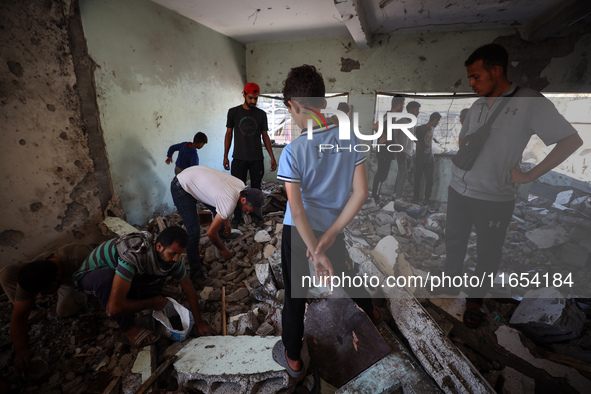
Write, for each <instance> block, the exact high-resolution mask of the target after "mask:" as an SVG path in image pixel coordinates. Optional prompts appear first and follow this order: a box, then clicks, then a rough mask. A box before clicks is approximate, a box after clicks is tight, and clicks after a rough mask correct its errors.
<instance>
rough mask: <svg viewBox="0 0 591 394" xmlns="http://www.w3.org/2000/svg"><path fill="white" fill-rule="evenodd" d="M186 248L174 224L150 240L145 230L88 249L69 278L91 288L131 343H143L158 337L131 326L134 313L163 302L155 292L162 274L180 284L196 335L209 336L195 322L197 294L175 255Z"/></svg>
mask: <svg viewBox="0 0 591 394" xmlns="http://www.w3.org/2000/svg"><path fill="white" fill-rule="evenodd" d="M186 247H187V233H186V232H185V230H183V229H182V228H180V227H177V226H172V227H168V228H166V229H164V230H163V231H162V233H160V235H159V236H158V237H157V238H156V240H153V236H152V234H150V233H148V232H145V231H143V232H139V233H132V234H126V235H122V236H120V237H117V238H114V239H111V240H109V241H106V242H104V243H102V244H101V245H99V246H98V247H97V248H96V249H95V250H93V251H92V253H91V254H90V256H88V258H87V259H86V260H85V261H84V263H83V264H82V267H81V268H80V270H79V271H78V272H76V273H75V274H74V277H75V278H76V283H77V286H78V287H79V288H82V289H84V290H90V291H93V292H94V294H95V295H96V296H97V297H98V299H99V302H100V303H101V305H103V306H104V307H105V308H106V311H107V315H108V316H110V317H111V318H112V319H113V320H115V321H116V322H117V323H118V324H119V327H120V329H121V331H122V332H123V333H124V334H125V335H126V336H127V339H128V340H129V343H130V344H132V345H135V346H145V345H148V344H150V343H153V342H154V341H155V340H157V339H158V338H157V336H156V335H155V334H154V333H152V332H150V331H148V330H146V329H143V328H141V327H138V326H136V325H135V322H134V313H136V312H140V311H142V310H144V309H153V310H162V309H163V308H164V307H165V306H166V303H167V300H166V298H164V297H162V295H161V294H162V289H163V287H164V283H165V282H166V279H167V278H168V277H173V278H174V279H176V280H178V281H179V282H180V285H181V287H182V289H183V292H184V293H185V295H186V296H187V299H188V301H189V305H190V309H191V312H192V313H193V317H194V319H195V324H196V326H197V329H198V330H199V333H200V334H201V335H206V334H208V333H209V334H215V331H214V330H213V329H212V328H211V327H210V326H208V325H207V324H206V323H205V322H204V321H202V320H201V316H200V314H199V301H198V299H197V293H196V292H195V288H194V287H193V284H192V283H191V281H190V279H189V276H188V275H187V273H186V271H185V267H184V266H183V264H182V263H181V261H180V259H179V258H180V255H181V254H183V253H184V252H185V250H186Z"/></svg>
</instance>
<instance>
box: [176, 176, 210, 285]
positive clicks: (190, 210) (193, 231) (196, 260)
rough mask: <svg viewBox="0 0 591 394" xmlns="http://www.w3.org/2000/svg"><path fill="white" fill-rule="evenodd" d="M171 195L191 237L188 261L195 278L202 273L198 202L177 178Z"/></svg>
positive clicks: (188, 246)
mask: <svg viewBox="0 0 591 394" xmlns="http://www.w3.org/2000/svg"><path fill="white" fill-rule="evenodd" d="M170 193H171V194H172V201H174V205H175V206H176V209H177V210H178V211H179V215H181V218H183V222H184V223H185V230H187V235H188V237H189V242H188V243H187V260H188V262H189V268H190V270H191V276H194V275H195V274H199V273H200V272H201V258H200V257H199V238H200V236H201V224H200V223H199V212H197V200H196V199H195V197H193V196H192V195H190V194H189V193H187V192H186V191H185V189H183V188H182V187H181V184H180V183H179V181H178V180H177V179H176V177H175V178H174V179H173V180H172V183H171V184H170ZM214 211H215V210H214Z"/></svg>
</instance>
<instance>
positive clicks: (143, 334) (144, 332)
mask: <svg viewBox="0 0 591 394" xmlns="http://www.w3.org/2000/svg"><path fill="white" fill-rule="evenodd" d="M151 334H152V335H155V336H156V338H155V339H153V340H151V341H145V340H146V338H147V337H148V335H151ZM121 339H122V341H123V342H124V343H127V344H128V345H129V346H133V347H136V348H143V347H145V346H148V345H152V344H154V343H156V342H158V340H159V339H160V334H157V333H155V332H153V331H150V330H148V329H147V328H141V329H140V330H139V331H138V332H137V334H135V337H134V338H133V342H130V341H129V338H128V337H127V335H126V334H125V333H123V334H122V335H121ZM144 341H145V342H144Z"/></svg>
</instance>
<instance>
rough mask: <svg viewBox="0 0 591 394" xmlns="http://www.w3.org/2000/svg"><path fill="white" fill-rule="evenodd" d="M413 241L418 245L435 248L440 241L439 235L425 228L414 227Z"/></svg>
mask: <svg viewBox="0 0 591 394" xmlns="http://www.w3.org/2000/svg"><path fill="white" fill-rule="evenodd" d="M412 239H413V240H414V241H415V242H416V243H417V244H423V243H425V244H427V245H430V246H433V245H435V243H436V242H437V241H439V235H437V233H435V232H433V231H431V230H427V229H426V228H423V227H414V228H413V229H412Z"/></svg>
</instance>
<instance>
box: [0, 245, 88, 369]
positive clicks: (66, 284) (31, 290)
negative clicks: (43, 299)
mask: <svg viewBox="0 0 591 394" xmlns="http://www.w3.org/2000/svg"><path fill="white" fill-rule="evenodd" d="M89 253H90V248H89V247H88V246H85V245H80V244H68V245H64V246H62V247H59V248H57V249H56V250H54V251H52V252H49V253H45V254H43V255H41V256H39V257H38V258H36V259H35V261H33V262H29V263H16V264H12V265H9V266H7V267H4V268H2V269H1V270H0V285H1V286H2V288H3V289H4V292H5V293H6V295H7V296H8V300H9V301H10V302H12V303H13V304H14V309H13V311H12V316H11V318H10V337H11V338H12V341H13V342H14V352H15V357H14V366H15V368H16V370H17V372H18V373H23V372H25V370H26V368H27V367H28V366H29V363H30V361H31V349H30V348H29V345H28V343H27V342H28V333H27V320H28V318H29V313H30V312H31V310H32V309H33V306H34V305H35V298H36V297H37V294H41V295H48V294H51V293H54V292H55V291H56V290H57V306H56V314H57V315H58V316H59V317H69V316H72V315H74V314H76V313H77V312H78V311H79V310H80V309H82V308H83V307H84V306H85V305H86V299H85V295H84V294H83V293H80V292H77V291H75V289H74V280H73V278H72V276H73V274H74V272H76V271H77V270H78V269H79V268H80V266H81V264H82V262H83V261H84V259H85V258H86V256H88V254H89Z"/></svg>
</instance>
